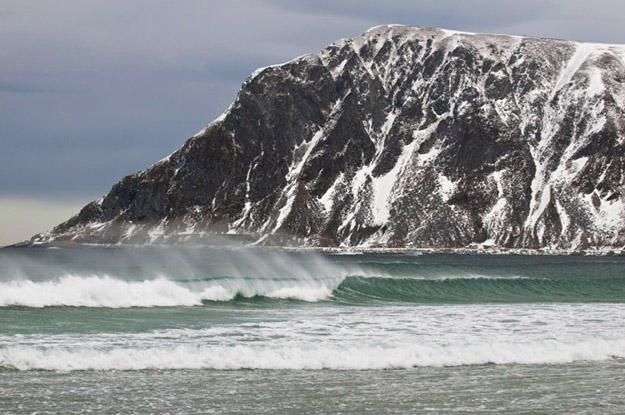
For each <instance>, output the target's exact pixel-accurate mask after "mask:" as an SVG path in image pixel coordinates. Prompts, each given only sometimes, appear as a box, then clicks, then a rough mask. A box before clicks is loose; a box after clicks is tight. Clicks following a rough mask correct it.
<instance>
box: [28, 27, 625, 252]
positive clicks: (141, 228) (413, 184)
mask: <svg viewBox="0 0 625 415" xmlns="http://www.w3.org/2000/svg"><path fill="white" fill-rule="evenodd" d="M624 57H625V48H624V47H622V46H616V45H598V44H584V43H575V42H568V41H561V40H550V39H539V38H526V37H520V36H505V35H481V34H472V33H464V32H454V31H449V30H443V29H433V28H420V27H413V26H401V25H385V26H377V27H374V28H372V29H370V30H368V31H367V32H365V33H364V34H362V35H360V36H358V37H356V38H353V39H342V40H339V41H337V42H334V43H333V44H331V45H329V46H328V47H327V48H325V49H324V50H322V51H321V52H319V53H316V54H310V55H305V56H302V57H299V58H296V59H294V60H291V61H289V62H286V63H283V64H280V65H274V66H270V67H266V68H261V69H259V70H257V71H255V72H254V73H253V74H252V75H250V77H248V79H247V80H246V81H245V83H244V84H243V86H242V88H241V91H240V92H239V94H238V96H237V98H236V99H235V101H234V102H233V104H232V105H231V106H230V107H229V108H228V110H226V111H225V112H224V113H223V114H222V116H220V117H219V118H217V119H216V120H215V121H213V122H212V123H211V124H209V125H208V126H207V127H206V128H205V129H203V130H202V131H200V133H198V134H196V135H195V136H193V137H192V138H190V139H189V140H188V141H187V142H186V143H185V144H184V145H183V146H182V147H181V148H180V149H178V150H177V151H176V152H174V153H173V154H172V155H170V156H169V157H167V158H166V159H163V160H161V161H160V162H158V163H156V164H154V165H153V166H151V167H150V168H148V169H146V170H144V171H142V172H139V173H136V174H134V175H131V176H128V177H126V178H124V179H122V180H121V181H120V182H119V183H117V184H116V185H115V186H113V188H112V189H111V191H110V192H109V193H108V194H107V195H105V196H104V197H103V198H102V199H100V200H99V201H97V202H93V203H91V204H89V205H87V206H86V207H85V208H84V209H83V210H82V211H81V212H80V213H79V214H78V215H77V216H75V217H74V218H72V219H70V220H69V221H67V222H65V223H63V224H61V225H59V226H58V227H56V228H55V229H54V230H53V231H51V232H49V233H47V234H44V235H38V236H36V237H34V238H33V242H34V243H62V242H70V241H72V242H73V243H122V244H123V243H132V244H143V243H183V242H198V243H203V242H206V241H209V242H210V241H215V240H216V239H219V240H225V241H231V240H237V241H246V242H256V243H265V244H303V245H314V246H365V247H428V248H461V247H467V246H494V247H503V248H551V249H569V250H581V249H587V248H596V249H604V248H605V249H620V248H622V247H623V246H624V245H625V209H624V202H623V197H624V195H623V188H624V177H625V172H624V167H623V160H624V159H625V158H624V153H625V150H624V149H625V122H624V121H623V120H624V119H625V117H624V115H625V114H624V111H625V90H624V88H625V86H624V84H623V82H622V80H623V79H625V64H624Z"/></svg>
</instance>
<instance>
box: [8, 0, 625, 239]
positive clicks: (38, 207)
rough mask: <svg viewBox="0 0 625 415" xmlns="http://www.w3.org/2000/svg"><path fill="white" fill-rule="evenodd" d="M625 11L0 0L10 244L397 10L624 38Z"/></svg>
mask: <svg viewBox="0 0 625 415" xmlns="http://www.w3.org/2000/svg"><path fill="white" fill-rule="evenodd" d="M624 14H625V2H623V1H606V0H595V1H593V2H587V1H581V0H570V1H554V0H541V1H538V0H527V1H525V2H518V1H496V2H495V1H485V0H475V1H471V0H441V1H437V2H433V1H429V0H428V1H415V0H387V1H384V2H382V1H378V2H373V1H357V0H345V1H340V2H337V1H329V0H316V1H312V0H302V1H297V2H296V1H291V0H232V1H230V2H221V1H219V2H218V1H203V0H182V1H179V2H175V3H174V2H169V1H166V0H107V1H103V0H95V1H90V2H85V1H82V0H61V1H58V2H49V1H45V0H32V1H27V2H26V1H20V0H2V1H1V2H0V62H2V64H1V65H0V146H1V147H0V148H1V151H0V246H3V245H7V244H10V243H15V242H18V241H22V240H25V239H29V238H30V237H31V236H32V235H33V234H35V233H38V232H42V231H45V230H47V229H50V228H51V227H52V226H54V225H56V224H58V223H60V222H61V221H63V220H66V219H68V218H69V216H71V215H72V214H75V213H77V212H78V211H79V210H80V207H81V206H83V205H84V204H86V203H87V202H89V201H91V200H93V199H96V198H98V197H99V196H101V195H102V194H104V193H106V192H107V191H108V190H109V189H110V187H111V186H112V185H113V184H114V183H115V182H117V181H118V180H119V179H121V178H122V177H123V176H125V175H128V174H131V173H133V172H135V171H138V170H141V169H143V168H145V167H147V166H149V165H151V164H152V163H154V162H155V161H157V160H159V159H161V158H163V157H165V156H166V155H168V154H169V153H171V152H172V151H174V150H175V149H176V148H177V147H179V146H180V145H182V143H183V142H184V141H185V140H186V139H187V138H188V137H190V136H191V135H193V134H194V133H196V132H197V131H199V130H200V129H202V128H203V127H204V126H205V125H206V124H207V123H208V122H210V121H211V120H212V119H214V118H215V117H216V116H218V115H219V114H220V113H221V112H222V111H223V110H224V109H225V108H226V107H227V106H228V105H229V104H230V103H231V102H232V101H233V100H234V98H235V95H236V93H237V91H238V89H239V87H240V85H241V83H242V82H243V81H244V80H245V78H246V77H247V75H249V74H250V73H251V72H252V71H253V70H254V69H256V68H257V67H261V66H266V65H270V64H275V63H280V62H284V61H287V60H290V59H292V58H294V57H296V56H299V55H302V54H306V53H314V52H317V51H319V50H321V49H322V48H323V47H325V46H326V45H328V44H330V43H332V42H333V41H335V40H337V39H340V38H345V37H354V36H357V35H359V34H360V33H362V32H364V31H365V30H367V29H368V28H370V27H372V26H376V25H379V24H389V23H401V24H409V25H417V26H427V27H442V28H447V29H455V30H462V31H474V32H487V33H509V34H519V35H530V36H542V37H553V38H565V39H571V40H579V41H589V42H603V43H625V31H624V30H623V29H622V16H623V15H624Z"/></svg>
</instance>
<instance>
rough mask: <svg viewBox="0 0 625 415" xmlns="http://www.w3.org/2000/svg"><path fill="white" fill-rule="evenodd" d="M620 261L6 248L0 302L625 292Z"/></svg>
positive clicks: (569, 298) (529, 298)
mask: <svg viewBox="0 0 625 415" xmlns="http://www.w3.org/2000/svg"><path fill="white" fill-rule="evenodd" d="M450 259H453V260H451V261H450ZM622 267H623V261H622V259H620V258H614V259H609V258H601V259H600V260H597V259H592V258H582V257H580V258H567V259H566V260H563V259H562V258H558V257H550V258H549V257H546V258H542V257H540V258H538V259H536V260H532V261H528V260H527V258H523V257H507V258H505V259H501V258H495V257H491V258H487V257H481V258H479V257H475V258H471V257H454V256H442V255H441V256H436V255H435V256H412V255H398V254H396V255H388V254H386V255H384V254H375V255H374V254H366V255H327V254H325V255H323V254H318V253H311V252H284V251H275V250H249V249H248V250H243V249H241V250H227V249H222V250H215V249H200V248H168V249H164V248H141V249H101V248H100V249H96V248H87V249H70V250H67V249H54V250H35V251H33V250H4V251H3V252H1V253H0V307H7V306H26V307H46V306H75V307H171V306H200V305H202V304H204V303H206V302H213V301H246V300H250V299H254V300H255V301H263V300H295V301H304V302H320V301H331V302H342V303H351V304H362V303H371V302H412V303H484V302H494V303H498V302H499V303H501V302H540V301H550V302H620V301H622V300H623V298H625V282H624V280H623V278H622V275H621V274H620V272H621V271H622Z"/></svg>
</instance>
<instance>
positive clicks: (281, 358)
mask: <svg viewBox="0 0 625 415" xmlns="http://www.w3.org/2000/svg"><path fill="white" fill-rule="evenodd" d="M613 358H625V339H617V340H600V339H594V340H586V341H580V342H576V343H564V342H560V341H556V340H543V341H536V342H531V343H483V344H451V345H440V344H438V345H436V344H434V345H429V344H406V345H402V346H395V347H383V346H369V345H355V344H354V345H351V346H348V347H339V346H333V345H330V344H325V343H323V342H318V343H315V344H310V343H307V344H301V345H297V344H295V345H289V346H279V347H268V346H267V345H263V346H254V345H236V346H189V345H183V346H169V347H148V348H126V347H116V348H110V349H98V348H89V347H82V346H78V347H57V346H53V347H45V348H42V347H36V346H5V347H0V367H2V368H10V369H17V370H41V369H42V370H55V371H73V370H145V369H217V370H236V369H293V370H302V369H304V370H320V369H337V370H367V369H404V368H411V367H418V366H435V367H436V366H463V365H480V364H566V363H572V362H577V361H601V360H608V359H613Z"/></svg>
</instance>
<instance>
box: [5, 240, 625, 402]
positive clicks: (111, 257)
mask: <svg viewBox="0 0 625 415" xmlns="http://www.w3.org/2000/svg"><path fill="white" fill-rule="evenodd" d="M623 364H625V258H622V257H548V256H544V257H543V256H540V257H524V256H475V255H470V256H463V255H402V254H368V253H366V254H361V255H342V254H327V253H312V252H298V251H274V250H262V249H256V250H253V249H249V250H227V249H201V248H133V249H127V248H106V249H104V248H73V249H3V250H0V374H2V376H0V388H3V390H5V391H8V392H7V393H9V395H7V396H14V397H15V398H10V397H9V398H7V399H8V400H7V401H6V403H7V404H8V405H9V407H10V408H13V409H14V410H13V411H12V413H30V412H33V411H35V410H36V408H35V409H33V410H31V411H30V412H29V411H28V410H26V409H25V408H26V406H24V405H23V399H21V398H19V397H20V396H22V391H30V392H29V393H35V394H36V393H43V392H42V391H43V390H44V389H46V388H48V387H54V388H60V389H59V391H58V394H59V396H63V394H64V393H65V394H66V393H69V392H68V391H67V390H63V389H62V386H61V385H62V384H61V383H58V384H57V383H55V382H56V379H63V384H72V383H73V382H81V383H84V382H87V383H88V382H89V381H90V379H95V378H97V377H98V376H99V375H98V373H102V372H105V373H107V374H108V377H107V379H109V380H108V381H107V382H110V383H109V384H108V386H107V387H109V388H113V389H115V388H120V389H119V390H118V393H119V394H120V396H125V397H126V398H125V399H127V400H126V401H125V402H130V401H132V396H131V395H129V392H127V391H126V389H125V388H124V387H123V386H122V385H124V382H125V379H128V378H129V377H132V376H134V375H132V373H137V372H139V373H142V374H143V375H142V376H147V377H150V376H152V375H151V373H152V372H151V371H157V373H160V374H161V376H165V377H167V378H170V377H171V378H178V377H180V378H181V379H182V378H184V379H186V380H185V382H186V381H188V382H191V383H190V384H195V383H193V382H198V383H197V385H205V381H206V379H208V378H210V379H212V380H211V381H212V382H222V381H224V379H225V378H227V377H228V376H230V375H229V374H230V373H231V371H235V372H237V373H239V377H238V379H240V381H241V382H250V385H251V384H252V383H253V381H252V379H253V378H254V377H255V376H256V371H268V372H267V374H266V375H264V376H265V379H273V380H271V381H270V383H269V384H268V385H266V387H267V389H266V391H265V392H263V394H262V396H271V394H272V393H274V392H276V391H277V390H278V389H283V388H285V387H286V386H285V384H283V383H282V382H281V381H280V380H281V379H299V380H298V382H301V379H302V377H301V376H303V375H301V373H311V374H309V375H307V376H308V377H309V379H311V380H310V381H311V382H313V384H315V385H317V386H319V387H320V388H321V387H322V386H323V385H321V384H318V383H315V382H321V380H319V379H324V380H323V382H330V383H332V384H334V385H335V386H336V387H338V388H347V387H348V385H352V383H351V382H352V381H353V379H356V378H354V376H356V375H355V374H356V373H360V372H361V371H368V372H370V373H369V375H367V376H366V378H367V379H369V381H370V382H378V381H380V380H381V379H383V378H386V377H388V376H392V378H393V379H395V380H394V381H397V382H399V384H403V385H404V386H405V387H410V388H413V389H415V388H416V389H420V390H426V389H427V388H430V387H431V385H429V384H428V383H427V382H430V381H433V380H432V379H435V377H434V378H433V377H432V376H433V375H432V374H433V373H435V372H432V368H447V369H445V370H451V371H452V372H447V373H448V374H449V376H451V377H448V378H447V379H452V378H453V379H455V377H457V379H456V381H454V382H452V383H449V384H448V385H447V386H448V387H449V388H452V389H453V388H455V390H456V391H457V392H456V393H460V391H461V390H462V388H460V385H463V384H470V383H471V382H474V378H473V377H474V376H481V375H480V373H482V372H483V371H484V370H486V369H485V368H488V367H491V366H494V367H496V368H497V369H490V372H489V373H490V374H489V375H488V376H490V378H489V379H492V383H491V384H490V385H491V386H489V387H491V388H493V389H492V391H491V392H492V393H491V395H488V394H487V392H486V391H485V390H482V392H480V393H484V394H485V395H484V396H485V397H487V398H485V399H486V401H485V402H486V403H488V404H489V405H491V406H492V407H493V408H505V407H506V406H507V405H509V399H510V397H509V395H506V396H508V397H507V398H504V397H503V396H504V395H500V394H499V393H498V392H497V393H496V388H497V387H498V385H500V384H501V381H500V380H495V379H508V378H510V376H514V373H517V372H519V371H523V372H524V373H526V372H527V373H529V374H530V375H531V376H532V378H533V379H536V381H537V382H543V383H544V382H552V383H547V384H545V388H547V389H549V388H552V389H550V390H552V392H553V395H552V396H554V398H553V399H556V401H554V402H552V403H551V404H550V405H551V407H555V406H553V405H556V404H557V405H559V406H557V405H556V406H557V407H562V408H565V407H569V408H574V407H576V406H575V405H574V404H571V405H570V406H566V405H562V402H557V396H561V393H560V392H557V391H562V390H568V389H567V388H566V387H565V386H564V385H563V384H562V383H561V381H560V380H558V379H566V376H569V375H568V374H570V373H578V371H579V370H581V369H579V368H580V367H584V368H586V369H587V370H589V371H590V372H588V373H590V374H589V375H587V378H586V380H585V383H582V384H577V386H576V388H578V390H577V392H576V393H577V395H578V396H585V398H584V399H585V401H584V402H586V403H587V404H588V405H590V403H588V402H591V400H589V399H590V398H588V396H595V395H592V394H591V395H589V394H588V393H587V392H588V390H590V388H594V389H595V390H596V389H599V388H604V390H606V386H605V384H604V383H602V382H603V380H602V378H601V377H600V376H599V375H597V376H595V375H594V374H593V373H595V372H593V371H592V370H593V369H592V368H595V369H596V370H597V372H596V373H599V372H601V373H604V375H602V376H605V374H606V373H608V374H610V376H613V377H615V378H618V376H619V375H618V373H619V370H620V368H622V366H623ZM544 365H548V366H544ZM520 367H523V368H524V369H519V368H520ZM545 367H549V368H550V369H549V371H550V372H549V373H550V375H549V377H548V378H547V377H545V376H546V375H544V373H546V372H545V369H544V368H545ZM385 369H394V370H395V371H391V374H390V375H389V374H388V372H387V371H385ZM177 371H182V372H180V373H179V374H176V373H177ZM327 371H330V372H332V373H333V374H327ZM415 371H416V372H415ZM404 372H407V373H410V374H402V373H404ZM413 372H415V373H413ZM275 373H282V375H275ZM312 373H323V375H312ZM350 373H351V374H354V375H350ZM428 373H429V374H428ZM29 374H30V375H29ZM424 374H425V375H424ZM357 376H360V375H357ZM33 378H37V379H43V380H44V381H45V382H50V383H46V384H47V385H48V386H42V388H44V389H41V390H39V389H36V387H34V386H32V385H33V384H32V382H31V380H32V379H33ZM133 379H134V378H133ZM315 379H317V380H315ZM363 379H364V378H363ZM427 379H430V380H429V381H428V380H427ZM387 381H388V379H387ZM59 382H60V381H59ZM268 382H269V381H268ZM504 383H505V382H504ZM137 384H141V383H137ZM20 385H21V387H20ZM514 385H515V384H514V383H511V384H510V388H514V387H516V386H514ZM189 387H191V386H189ZM233 387H234V386H233ZM302 387H303V386H302ZM358 387H362V384H361V386H358ZM33 388H35V389H33ZM145 388H146V389H141V390H140V391H135V393H139V394H144V396H151V395H152V394H153V393H154V392H153V390H152V389H153V388H151V387H149V385H148V384H147V383H146V386H145ZM173 388H174V385H173V384H172V386H166V387H165V390H164V391H163V393H165V394H169V393H170V394H173V395H175V394H176V393H178V392H175V391H174V389H173ZM198 388H199V389H198V393H199V391H201V390H203V389H202V388H200V387H199V386H198ZM380 388H382V389H379V388H378V389H376V390H379V391H382V390H384V386H383V385H381V386H380ZM226 389H227V388H226ZM46 390H47V389H46ZM527 390H528V391H529V389H527ZM37 391H39V392H37ZM387 392H388V393H391V394H396V393H399V392H397V391H395V392H390V390H389V391H387ZM24 393H26V392H24ZM81 393H82V392H81ZM85 393H86V392H85ZM219 393H226V395H223V396H227V391H226V390H223V391H221V392H219ZM294 393H295V392H294ZM298 393H299V394H303V395H302V396H309V395H306V394H308V393H311V392H310V391H307V390H300V391H299V392H298ZM345 393H347V394H346V395H344V396H351V394H352V392H345ZM379 393H382V392H379ZM385 393H386V392H385ZM511 393H512V392H511ZM515 393H516V395H515V396H516V397H517V399H521V400H524V401H529V400H533V399H536V395H535V394H534V395H532V394H531V393H530V392H524V391H523V390H519V391H516V392H515ZM558 393H560V395H558ZM173 395H172V396H173ZM577 395H576V396H577ZM198 396H199V397H198V398H196V399H199V400H200V401H202V400H206V399H214V396H213V397H211V396H209V395H206V394H205V393H200V394H199V395H198ZM253 396H256V394H250V393H249V391H248V393H247V394H246V395H245V396H243V397H238V398H237V402H243V403H242V405H243V404H245V405H248V406H247V407H248V408H251V407H253V402H252V401H251V400H250V399H252V397H253ZM323 396H327V395H326V393H325V392H324V393H323ZM354 396H355V395H354ZM393 396H395V395H393ZM432 396H435V395H432ZM11 399H15V400H13V401H12V400H11ZM268 399H269V398H268ZM307 399H308V398H307ZM385 399H386V398H384V399H383V398H382V397H379V398H378V400H377V401H376V402H384V401H385ZM596 399H597V400H599V398H598V397H597V398H596ZM610 399H612V401H611V402H614V405H615V406H614V407H609V408H607V409H606V408H604V409H606V411H605V413H619V412H622V411H620V409H625V401H624V402H621V401H619V400H618V399H619V398H618V395H613V398H610ZM316 400H318V398H315V397H314V396H312V395H311V396H309V401H306V400H305V401H304V402H303V403H302V405H304V407H305V406H306V403H305V402H309V403H310V402H315V401H316ZM92 401H93V400H91V401H89V402H92ZM95 401H97V399H96V400H95ZM95 401H94V402H95ZM11 402H13V404H12V403H11ZM71 402H72V401H71V399H70V400H62V399H60V398H59V399H58V400H57V399H52V401H51V402H49V403H48V405H51V406H50V407H56V408H60V409H59V411H61V412H68V413H71V412H72V411H74V412H80V411H79V410H78V409H76V408H83V409H84V403H83V404H80V403H74V404H71ZM82 402H84V401H82ZM133 402H134V401H133ZM211 402H212V401H211ZM324 402H325V401H324ZM437 402H438V403H436V404H434V403H433V405H434V406H435V407H439V408H441V407H442V406H441V405H443V403H444V402H446V401H445V400H442V401H437ZM619 402H621V403H619ZM11 405H12V406H11ZM76 405H78V406H76ZM80 405H83V406H80ZM220 405H221V406H220V407H221V408H224V407H226V406H228V405H227V404H225V403H224V402H222V403H221V404H220ZM224 405H225V406H224ZM249 405H251V406H249ZM397 405H398V407H401V404H399V403H397ZM545 405H547V404H545ZM547 406H549V405H547ZM547 406H546V407H547ZM577 407H579V406H577ZM589 407H590V406H589ZM19 408H23V409H19ZM136 408H143V406H142V405H141V404H140V403H139V402H138V401H137V402H136ZM371 408H377V409H378V410H377V411H376V412H377V413H380V412H384V410H383V408H382V407H377V406H376V404H375V403H372V406H371ZM615 408H616V409H615ZM92 409H93V410H94V411H96V412H106V411H101V410H97V408H96V409H94V408H92ZM100 409H102V408H100ZM109 409H111V408H109ZM144 409H145V411H144V413H150V411H153V408H152V409H149V408H144ZM111 410H112V409H111ZM146 411H147V412H146ZM233 411H234V412H236V411H235V410H233ZM131 412H132V411H131ZM137 412H139V413H141V411H140V410H138V409H137ZM44 413H45V411H44ZM190 413H193V411H190Z"/></svg>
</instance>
